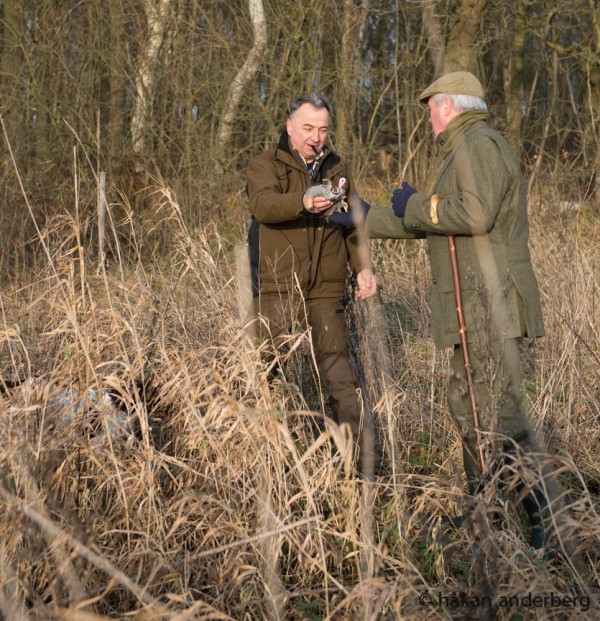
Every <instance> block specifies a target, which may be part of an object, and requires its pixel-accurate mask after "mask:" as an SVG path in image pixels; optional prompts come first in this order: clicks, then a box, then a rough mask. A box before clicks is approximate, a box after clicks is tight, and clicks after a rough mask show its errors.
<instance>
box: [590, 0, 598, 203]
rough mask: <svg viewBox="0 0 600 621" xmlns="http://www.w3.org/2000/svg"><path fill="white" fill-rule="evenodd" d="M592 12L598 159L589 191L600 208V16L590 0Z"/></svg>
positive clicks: (593, 101) (593, 115) (592, 86)
mask: <svg viewBox="0 0 600 621" xmlns="http://www.w3.org/2000/svg"><path fill="white" fill-rule="evenodd" d="M588 2H589V6H590V12H591V15H592V28H593V49H594V51H595V54H594V55H593V56H592V57H591V58H590V60H589V62H588V70H587V73H588V83H589V90H590V119H591V127H592V133H593V135H594V136H595V137H596V140H595V143H596V157H595V159H594V174H593V177H594V179H593V183H592V184H591V187H590V188H589V189H588V192H589V194H590V195H591V196H592V197H593V199H594V201H595V203H596V206H600V190H599V189H598V188H599V184H600V139H599V138H600V62H599V60H598V54H599V53H600V15H599V13H598V8H597V2H595V0H588Z"/></svg>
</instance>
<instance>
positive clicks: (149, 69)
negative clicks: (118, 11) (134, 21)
mask: <svg viewBox="0 0 600 621" xmlns="http://www.w3.org/2000/svg"><path fill="white" fill-rule="evenodd" d="M171 6H172V0H146V2H145V9H146V20H147V22H148V37H147V39H146V44H145V46H144V47H143V48H142V50H141V52H140V64H139V70H138V72H137V76H136V79H135V99H134V102H133V110H132V113H131V144H132V149H133V155H134V159H135V166H136V169H139V168H140V167H141V160H142V159H143V157H144V156H145V154H146V153H147V152H148V134H149V121H150V118H151V114H150V113H151V110H152V101H153V98H154V92H155V89H156V78H157V72H156V67H157V63H158V57H159V54H160V49H161V46H162V43H163V41H164V38H165V33H166V32H167V25H168V17H169V11H170V9H171Z"/></svg>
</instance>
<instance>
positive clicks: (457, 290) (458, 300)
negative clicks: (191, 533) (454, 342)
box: [448, 235, 484, 472]
mask: <svg viewBox="0 0 600 621" xmlns="http://www.w3.org/2000/svg"><path fill="white" fill-rule="evenodd" d="M448 247H449V249H450V265H451V266H452V281H453V283H454V302H455V304H456V316H457V318H458V332H459V334H460V348H461V350H462V355H463V362H464V366H465V377H466V379H467V387H468V390H469V402H470V405H471V414H472V416H473V427H474V429H475V437H476V441H477V459H476V461H477V463H478V464H479V470H480V472H483V463H484V460H483V446H482V443H481V438H480V433H481V426H480V424H479V412H478V410H477V395H476V393H475V382H474V381H473V369H472V367H471V357H470V355H469V343H468V340H467V324H466V323H465V313H464V307H463V301H462V290H461V287H460V272H459V270H458V258H457V256H456V242H455V239H454V235H449V236H448ZM467 450H469V452H470V447H467Z"/></svg>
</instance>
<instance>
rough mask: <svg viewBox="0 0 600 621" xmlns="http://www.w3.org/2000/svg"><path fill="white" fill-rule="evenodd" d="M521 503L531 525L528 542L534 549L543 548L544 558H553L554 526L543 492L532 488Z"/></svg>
mask: <svg viewBox="0 0 600 621" xmlns="http://www.w3.org/2000/svg"><path fill="white" fill-rule="evenodd" d="M522 504H523V508H524V509H525V512H526V513H527V517H528V519H529V525H530V526H531V539H530V541H529V544H530V545H531V547H532V548H533V549H534V550H545V551H544V559H546V560H550V559H551V558H554V557H555V556H556V551H555V550H554V549H553V548H552V545H551V541H552V538H553V534H554V528H553V525H552V521H551V517H550V510H549V506H548V500H547V498H546V496H545V494H544V493H543V492H542V491H541V490H540V489H537V488H533V489H531V490H530V491H529V493H528V494H527V496H525V498H523V503H522Z"/></svg>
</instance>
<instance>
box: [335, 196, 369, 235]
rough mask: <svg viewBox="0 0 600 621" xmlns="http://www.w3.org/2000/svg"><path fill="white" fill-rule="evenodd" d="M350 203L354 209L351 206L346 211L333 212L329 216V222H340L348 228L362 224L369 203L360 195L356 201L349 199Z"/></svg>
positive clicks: (367, 211)
mask: <svg viewBox="0 0 600 621" xmlns="http://www.w3.org/2000/svg"><path fill="white" fill-rule="evenodd" d="M350 204H351V205H352V206H353V207H355V209H352V208H351V209H350V210H348V211H339V212H338V213H334V214H333V215H331V216H329V222H335V223H336V224H341V225H342V226H344V227H346V228H348V229H354V228H356V226H357V225H364V223H365V221H366V219H367V214H368V213H369V209H371V205H369V203H367V201H365V200H363V199H362V198H360V197H359V199H358V201H351V202H350Z"/></svg>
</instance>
